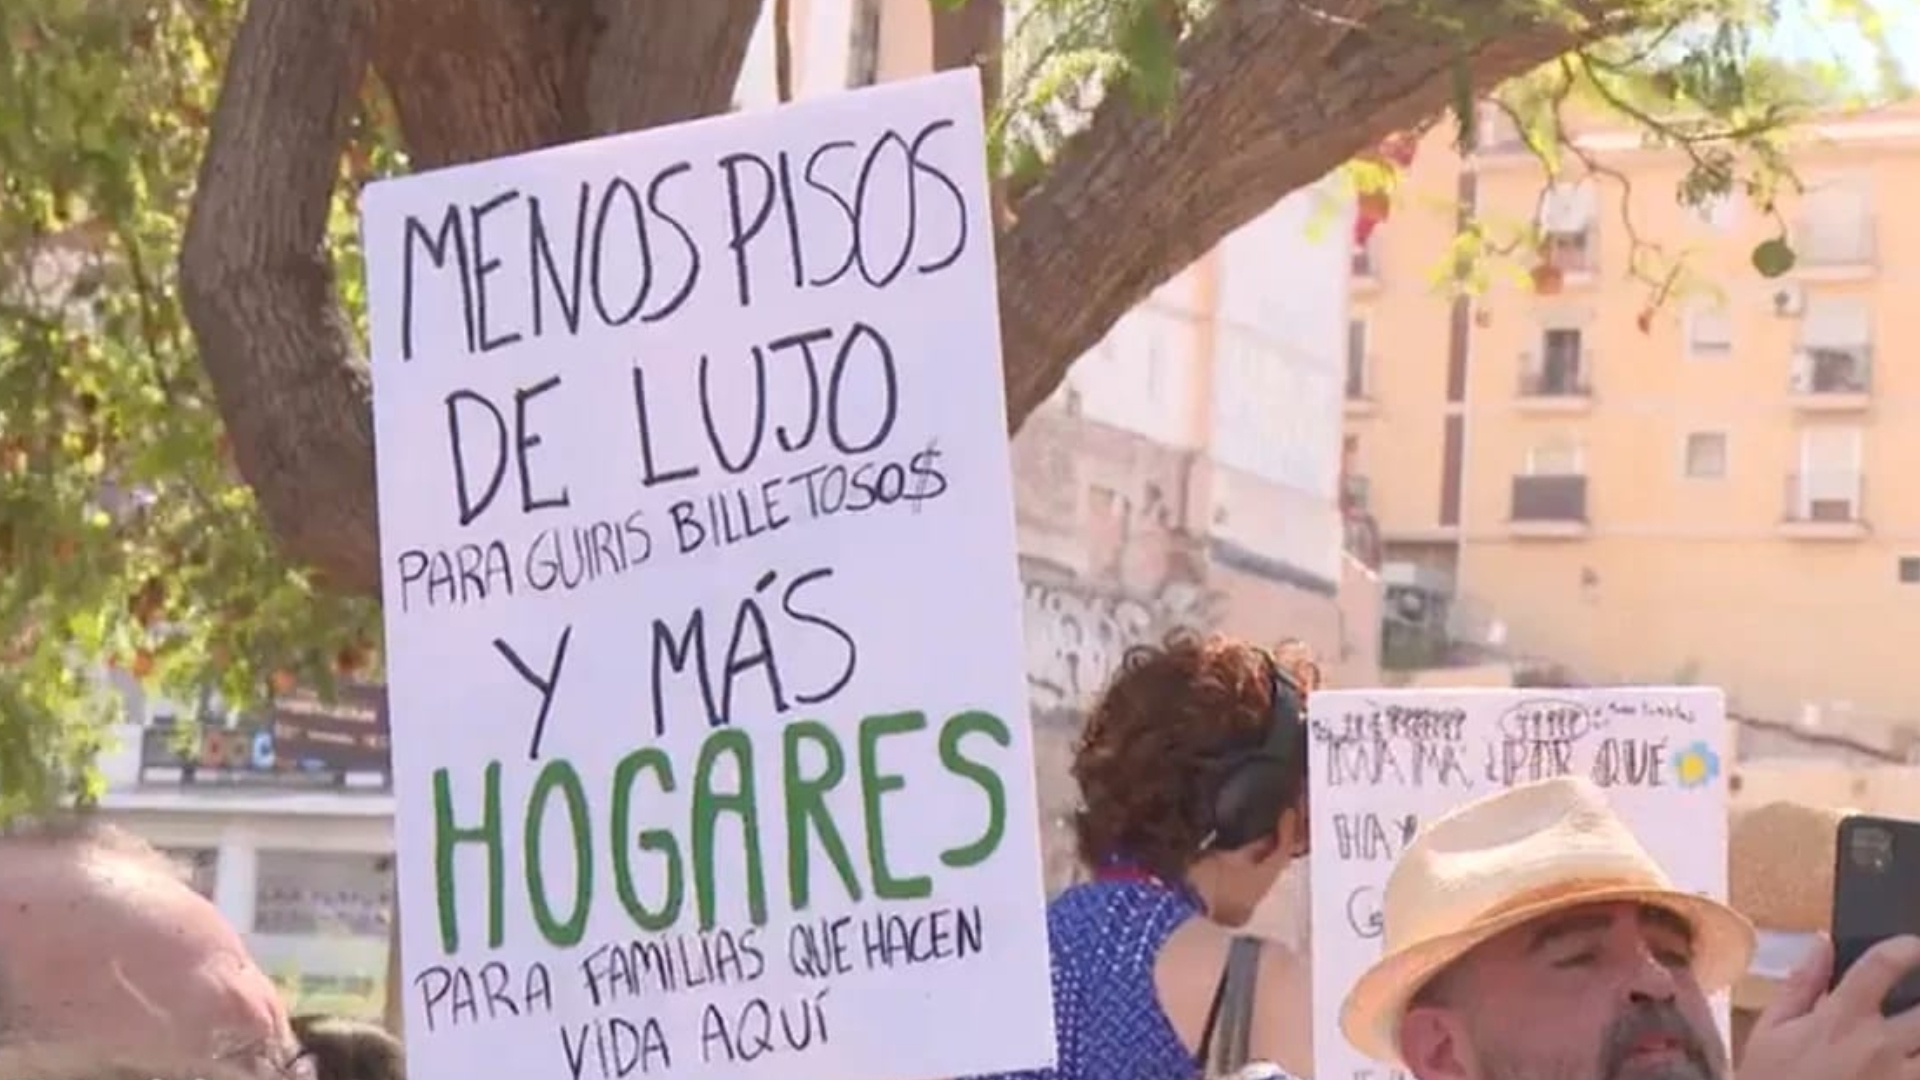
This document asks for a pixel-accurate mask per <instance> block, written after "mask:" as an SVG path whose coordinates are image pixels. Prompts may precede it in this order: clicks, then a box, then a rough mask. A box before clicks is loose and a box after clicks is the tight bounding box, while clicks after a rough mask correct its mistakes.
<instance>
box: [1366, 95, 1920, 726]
mask: <svg viewBox="0 0 1920 1080" xmlns="http://www.w3.org/2000/svg"><path fill="white" fill-rule="evenodd" d="M1450 138H1451V131H1450V130H1443V131H1441V132H1438V133H1436V135H1435V136H1434V137H1433V138H1430V139H1428V140H1427V141H1426V143H1425V144H1424V145H1423V146H1422V147H1421V152H1420V154H1419V157H1418V158H1417V159H1416V161H1415V163H1414V165H1413V166H1412V168H1411V169H1410V170H1409V171H1408V173H1407V175H1406V177H1405V181H1404V183H1403V185H1402V187H1401V189H1400V191H1399V192H1398V193H1397V194H1396V196H1395V207H1394V212H1393V215H1392V217H1391V219H1390V220H1389V221H1388V222H1387V223H1386V224H1384V225H1383V226H1381V227H1380V228H1379V229H1378V230H1377V231H1376V232H1375V233H1374V234H1373V237H1372V239H1371V240H1370V242H1369V243H1368V244H1367V245H1366V246H1365V247H1364V249H1357V250H1356V251H1355V254H1354V276H1355V279H1356V286H1355V289H1354V292H1353V307H1352V311H1351V324H1350V333H1349V343H1348V367H1347V390H1346V397H1347V405H1346V440H1347V445H1346V452H1347V461H1348V474H1349V485H1350V491H1349V497H1350V498H1351V499H1354V500H1357V501H1364V503H1365V505H1366V506H1367V507H1368V509H1370V510H1371V512H1372V514H1373V515H1374V517H1375V518H1376V519H1377V520H1378V522H1379V523H1380V528H1381V531H1382V537H1383V540H1384V543H1385V549H1386V555H1385V563H1386V567H1385V570H1384V574H1383V576H1384V578H1385V580H1386V581H1387V583H1388V585H1389V588H1390V591H1391V593H1392V595H1391V596H1390V599H1389V604H1388V606H1389V609H1390V610H1391V611H1392V612H1393V616H1392V618H1391V619H1390V623H1397V624H1398V625H1397V629H1398V630H1400V631H1401V632H1402V633H1401V635H1400V636H1401V641H1402V643H1403V644H1404V643H1405V642H1409V641H1415V642H1418V641H1431V640H1432V639H1433V637H1434V636H1435V635H1438V634H1440V633H1441V631H1442V630H1443V629H1444V631H1445V632H1446V635H1447V636H1448V637H1449V638H1450V640H1451V641H1452V642H1453V643H1454V646H1455V648H1454V651H1456V652H1458V651H1469V652H1471V651H1473V649H1474V647H1478V649H1479V650H1480V651H1482V652H1485V653H1493V654H1503V655H1507V656H1512V657H1522V658H1531V659H1536V660H1550V661H1553V662H1557V663H1560V664H1564V665H1565V666H1566V667H1567V668H1568V669H1569V670H1571V671H1572V672H1573V673H1575V674H1576V675H1577V676H1578V677H1580V678H1582V679H1585V680H1588V681H1596V682H1597V681H1615V680H1638V681H1666V680H1681V681H1692V682H1701V683H1711V684H1716V685H1720V686H1723V687H1725V688H1726V689H1727V691H1728V693H1729V695H1730V699H1731V704H1732V706H1733V707H1734V708H1735V709H1736V710H1738V711H1740V712H1743V713H1746V714H1750V715H1753V716H1756V717H1762V718H1767V719H1773V720H1779V721H1783V722H1790V723H1794V724H1797V725H1813V726H1831V727H1834V728H1846V727H1852V728H1861V727H1871V728H1877V729H1879V730H1881V731H1882V732H1893V731H1897V730H1899V729H1901V728H1905V727H1908V726H1912V727H1914V728H1920V661H1916V659H1915V650H1916V646H1920V468H1917V466H1920V197H1916V193H1920V108H1916V107H1910V106H1902V107H1899V108H1894V109H1888V110H1880V111H1876V112H1874V113H1871V114H1865V115H1859V116H1855V117H1850V118H1836V119H1833V120H1832V121H1831V122H1825V123H1821V124H1819V125H1816V126H1815V127H1813V128H1811V129H1809V130H1807V131H1805V132H1804V133H1803V134H1802V135H1800V136H1799V137H1798V139H1797V141H1796V144H1795V150H1794V152H1793V160H1794V162H1795V168H1796V171H1797V172H1798V174H1799V176H1800V179H1801V180H1802V182H1803V191H1802V192H1801V193H1800V194H1798V195H1797V196H1794V197H1791V198H1787V199H1785V200H1783V201H1782V202H1781V203H1780V205H1779V207H1778V209H1779V215H1780V221H1776V220H1774V219H1772V218H1769V217H1768V216H1767V215H1766V214H1764V213H1763V212H1762V211H1761V210H1760V208H1759V207H1757V206H1755V205H1752V204H1750V203H1749V202H1747V201H1746V200H1745V198H1744V197H1735V198H1733V199H1729V200H1727V201H1725V202H1723V203H1720V204H1718V205H1716V206H1713V207H1711V208H1707V209H1705V210H1695V209H1692V208H1688V207H1684V206H1682V205H1680V204H1679V203H1678V200H1677V199H1676V197H1675V191H1676V184H1677V182H1678V181H1679V180H1680V178H1681V177H1682V175H1683V174H1684V172H1685V165H1686V163H1685V160H1684V158H1683V157H1682V156H1681V155H1680V153H1679V152H1678V151H1673V150H1660V149H1653V148H1648V147H1645V146H1643V145H1642V144H1641V141H1640V140H1639V138H1638V137H1637V136H1636V135H1633V134H1629V133H1618V134H1614V133H1607V132H1598V131H1596V132H1594V133H1592V134H1591V135H1589V136H1586V137H1584V139H1583V141H1584V143H1585V145H1586V146H1587V147H1588V148H1589V149H1590V151H1591V152H1592V153H1593V154H1594V156H1595V158H1596V160H1597V161H1599V162H1600V163H1601V165H1602V169H1601V170H1600V171H1599V173H1598V174H1596V175H1593V176H1588V177H1584V178H1582V177H1577V176H1569V177H1567V178H1566V179H1565V180H1564V181H1563V182H1561V183H1559V184H1555V185H1549V184H1547V182H1546V180H1545V178H1544V175H1543V172H1542V169H1541V167H1540V165H1539V163H1538V162H1537V161H1536V160H1535V159H1534V158H1533V157H1532V156H1530V155H1529V154H1527V153H1526V152H1525V151H1524V150H1522V149H1520V148H1519V147H1518V146H1517V144H1515V143H1514V142H1512V141H1511V140H1510V139H1508V140H1506V141H1502V138H1501V133H1500V132H1499V131H1498V130H1497V126H1495V125H1489V132H1488V136H1487V141H1486V143H1485V146H1484V148H1483V149H1481V150H1479V151H1478V152H1476V153H1475V154H1474V155H1472V160H1471V161H1470V162H1467V163H1466V167H1464V168H1463V162H1462V161H1461V159H1460V157H1459V156H1457V155H1456V154H1454V153H1453V151H1452V148H1451V146H1450V145H1449V142H1450ZM1616 173H1617V175H1614V174H1616ZM1462 197H1470V198H1472V199H1473V200H1474V202H1475V204H1476V205H1477V206H1478V207H1479V208H1480V211H1481V213H1482V214H1483V215H1487V216H1489V217H1491V218H1494V219H1496V220H1498V219H1501V218H1504V219H1507V220H1510V221H1519V222H1525V221H1527V220H1529V219H1530V218H1532V219H1534V220H1537V221H1538V222H1539V223H1540V225H1541V227H1542V228H1543V230H1545V231H1546V232H1547V233H1548V234H1549V236H1550V238H1551V239H1550V241H1549V243H1548V244H1547V249H1548V251H1549V253H1550V258H1551V259H1552V261H1553V262H1554V263H1555V265H1556V266H1557V267H1558V269H1559V270H1560V271H1561V272H1562V273H1561V275H1560V282H1559V287H1558V289H1557V290H1553V289H1551V288H1550V289H1549V290H1546V291H1544V292H1543V290H1540V289H1536V288H1535V287H1534V286H1533V284H1532V282H1531V281H1530V280H1527V275H1525V274H1524V273H1523V272H1520V271H1518V270H1517V269H1516V270H1515V272H1513V273H1510V274H1506V275H1499V274H1497V275H1496V280H1495V282H1494V283H1493V285H1492V286H1491V287H1490V288H1489V289H1488V290H1487V291H1486V293H1485V294H1484V295H1482V296H1480V297H1478V298H1475V299H1473V300H1472V301H1465V300H1461V301H1455V300H1453V299H1451V298H1450V297H1448V296H1445V295H1442V294H1441V293H1440V292H1439V291H1437V290H1436V288H1435V286H1434V284H1433V282H1434V280H1435V270H1436V268H1437V266H1438V265H1439V263H1440V262H1441V260H1442V258H1443V256H1444V255H1445V253H1446V251H1447V247H1446V245H1447V243H1448V241H1449V238H1450V236H1451V234H1452V230H1453V222H1454V214H1455V208H1456V206H1457V205H1458V201H1459V199H1460V198H1462ZM1535 215H1537V218H1536V217H1535ZM1781 221H1784V223H1785V225H1786V227H1787V228H1788V230H1789V231H1790V234H1791V237H1792V243H1793V245H1794V246H1795V248H1796V249H1797V252H1798V256H1799V259H1798V263H1797V265H1796V267H1795V269H1794V270H1793V271H1792V272H1790V273H1789V274H1787V275H1786V276H1784V277H1781V278H1777V279H1772V280H1768V279H1765V278H1763V277H1762V276H1761V275H1760V274H1759V273H1758V272H1757V271H1755V269H1754V268H1753V266H1752V265H1751V262H1750V253H1751V251H1752V249H1753V247H1754V245H1755V244H1756V243H1758V242H1760V241H1761V240H1764V239H1766V238H1768V237H1770V236H1774V235H1777V234H1778V231H1779V229H1780V227H1781V226H1780V222H1781ZM1629 222H1630V225H1629ZM1635 236H1638V237H1639V238H1640V240H1641V241H1642V242H1647V243H1658V244H1661V245H1663V246H1664V247H1665V249H1666V250H1667V251H1670V252H1672V251H1679V250H1683V249H1684V250H1687V251H1689V253H1690V254H1689V260H1690V261H1689V266H1691V267H1692V268H1694V269H1695V270H1697V271H1699V272H1700V273H1701V274H1702V275H1703V276H1704V278H1705V279H1706V280H1707V281H1708V282H1710V283H1711V285H1712V286H1713V289H1711V290H1702V291H1697V292H1695V293H1694V294H1693V295H1689V296H1686V297H1684V298H1682V299H1680V300H1677V301H1675V302H1672V303H1670V304H1668V305H1666V306H1664V307H1663V308H1661V309H1660V310H1658V311H1657V312H1656V313H1654V314H1653V316H1652V318H1651V320H1650V321H1649V322H1648V323H1647V325H1645V326H1644V327H1643V326H1642V325H1641V323H1642V321H1643V320H1642V319H1641V314H1642V312H1643V310H1645V308H1646V304H1647V296H1648V290H1647V288H1646V287H1645V285H1643V284H1640V283H1638V282H1634V281H1632V280H1629V275H1628V259H1629V253H1630V251H1631V250H1632V249H1633V245H1634V237H1635ZM1415 630H1418V631H1429V630H1430V631H1432V632H1433V633H1432V634H1424V633H1411V632H1410V631H1415ZM1393 640H1394V634H1393V630H1392V629H1390V631H1389V643H1390V645H1391V644H1392V642H1393ZM1399 652H1400V654H1401V655H1400V657H1399V658H1400V659H1402V660H1405V659H1407V658H1408V657H1409V656H1411V658H1412V659H1415V660H1419V659H1422V658H1423V657H1424V658H1431V655H1432V652H1431V650H1421V649H1412V650H1411V651H1409V650H1408V649H1404V648H1403V649H1401V650H1399ZM1896 741H1897V740H1896Z"/></svg>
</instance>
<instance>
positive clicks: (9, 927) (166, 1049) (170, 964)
mask: <svg viewBox="0 0 1920 1080" xmlns="http://www.w3.org/2000/svg"><path fill="white" fill-rule="evenodd" d="M27 1043H34V1044H40V1045H61V1044H78V1045H84V1046H87V1047H89V1048H92V1049H94V1050H97V1051H100V1052H103V1053H110V1052H121V1053H126V1054H129V1055H136V1056H139V1057H146V1056H152V1055H158V1056H161V1057H166V1058H172V1057H179V1058H184V1059H189V1060H195V1059H207V1058H213V1059H218V1060H229V1061H235V1062H243V1063H245V1062H253V1061H285V1060H287V1058H288V1057H289V1056H290V1054H291V1047H292V1037H291V1032H290V1031H289V1029H288V1025H287V1017H286V1012H285V1009H284V1007H283V1006H282V1005H281V1003H280V998H279V995H278V994H277V993H276V992H275V990H274V987H273V984H272V982H271V981H270V980H268V979H267V977H266V975H265V974H264V973H263V972H261V970H260V969H259V967H258V966H256V965H255V964H254V962H253V960H252V958H251V957H250V956H249V955H248V954H247V950H246V946H245V944H244V943H243V942H242V941H241V940H240V936H239V935H238V934H236V933H235V932H234V930H233V928H232V927H231V926H229V925H228V924H227V921H226V919H225V918H223V917H222V916H221V915H220V912H219V910H218V909H216V908H215V907H214V906H213V905H212V904H211V903H209V902H208V901H207V900H206V899H205V898H204V897H202V896H200V894H198V893H196V892H194V891H193V889H192V888H190V887H188V885H187V884H186V882H185V880H183V876H182V875H181V873H180V872H179V869H178V868H177V867H175V866H174V865H173V864H172V863H171V862H169V861H168V860H167V859H165V858H164V857H162V856H161V855H160V854H159V853H158V852H156V851H154V850H153V849H152V848H151V847H149V846H147V845H146V844H145V843H143V842H141V841H140V840H138V839H137V838H134V837H132V836H130V835H128V834H126V833H124V832H121V831H120V830H117V829H113V828H110V827H103V826H96V825H93V824H91V823H89V822H86V821H84V820H63V821H59V822H54V823H43V824H40V825H36V826H32V827H29V828H24V829H21V828H15V829H10V830H9V831H8V833H7V834H6V835H3V836H0V1044H10V1045H21V1044H27Z"/></svg>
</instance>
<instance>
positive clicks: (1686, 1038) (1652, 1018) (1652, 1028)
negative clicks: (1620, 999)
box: [1600, 1001, 1719, 1077]
mask: <svg viewBox="0 0 1920 1080" xmlns="http://www.w3.org/2000/svg"><path fill="white" fill-rule="evenodd" d="M1649 1039H1666V1040H1669V1041H1671V1042H1673V1043H1674V1045H1676V1046H1678V1047H1679V1048H1680V1052H1681V1053H1682V1054H1683V1055H1685V1056H1686V1059H1687V1060H1688V1061H1689V1062H1690V1063H1692V1064H1693V1066H1694V1068H1695V1069H1696V1070H1697V1071H1698V1073H1699V1075H1700V1076H1703V1077H1717V1076H1718V1075H1719V1073H1718V1072H1717V1071H1716V1070H1715V1069H1714V1067H1713V1059H1712V1057H1711V1056H1710V1055H1709V1054H1708V1053H1707V1047H1706V1044H1705V1043H1704V1042H1702V1041H1701V1039H1700V1033H1699V1032H1698V1031H1696V1030H1695V1029H1694V1027H1693V1025H1692V1024H1690V1023H1688V1022H1687V1017H1686V1015H1685V1014H1684V1013H1682V1012H1681V1011H1680V1010H1679V1009H1678V1008H1677V1007H1675V1006H1674V1005H1673V1004H1672V1003H1671V1002H1664V1001H1662V1002H1639V1003H1636V1004H1634V1005H1632V1006H1630V1007H1629V1008H1628V1009H1627V1011H1626V1012H1624V1013H1622V1014H1620V1016H1619V1017H1618V1018H1617V1019H1615V1020H1614V1022H1613V1023H1612V1024H1611V1025H1609V1026H1608V1028H1607V1034H1606V1039H1605V1040H1604V1042H1603V1044H1602V1047H1601V1062H1600V1064H1601V1069H1600V1075H1601V1076H1604V1077H1616V1076H1619V1075H1621V1072H1622V1070H1623V1069H1625V1068H1626V1064H1627V1059H1628V1058H1629V1057H1631V1056H1633V1050H1634V1047H1636V1046H1638V1045H1639V1044H1640V1043H1642V1042H1644V1041H1646V1040H1649Z"/></svg>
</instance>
